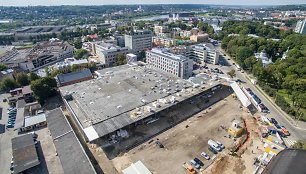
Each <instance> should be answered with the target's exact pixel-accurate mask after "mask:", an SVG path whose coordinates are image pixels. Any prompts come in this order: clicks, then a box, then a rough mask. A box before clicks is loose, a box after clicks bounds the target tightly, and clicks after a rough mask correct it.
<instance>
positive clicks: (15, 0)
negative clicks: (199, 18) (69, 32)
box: [0, 0, 306, 6]
mask: <svg viewBox="0 0 306 174" xmlns="http://www.w3.org/2000/svg"><path fill="white" fill-rule="evenodd" d="M152 3H153V4H216V5H287V4H306V0H0V6H28V5H32V6H36V5H45V6H49V5H107V4H152Z"/></svg>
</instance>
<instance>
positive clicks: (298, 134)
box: [219, 56, 306, 146]
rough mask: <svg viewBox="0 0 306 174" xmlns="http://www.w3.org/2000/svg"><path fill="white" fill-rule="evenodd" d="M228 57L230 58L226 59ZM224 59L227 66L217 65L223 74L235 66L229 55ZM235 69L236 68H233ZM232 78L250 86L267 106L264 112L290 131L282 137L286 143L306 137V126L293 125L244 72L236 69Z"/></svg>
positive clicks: (290, 143)
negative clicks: (267, 112) (286, 136)
mask: <svg viewBox="0 0 306 174" xmlns="http://www.w3.org/2000/svg"><path fill="white" fill-rule="evenodd" d="M228 59H230V60H228ZM224 60H225V61H227V62H228V64H229V65H228V66H222V67H220V66H219V69H221V70H223V72H224V74H226V72H228V71H230V70H232V69H235V66H233V65H232V64H233V60H232V59H231V58H230V57H229V56H225V57H224ZM235 70H236V69H235ZM234 79H240V80H241V81H242V82H243V83H241V85H242V86H244V87H247V88H250V89H251V90H252V91H253V92H254V93H255V94H256V95H257V96H258V97H259V98H260V99H261V101H262V103H263V104H265V105H266V106H267V108H268V109H269V110H270V113H269V114H265V115H266V116H267V117H269V118H272V117H273V118H275V119H276V120H277V121H278V122H279V124H281V125H283V126H285V127H286V128H287V130H288V131H289V132H290V134H291V135H290V136H289V137H288V138H286V139H284V141H285V143H286V145H289V146H290V145H292V144H293V143H294V142H295V141H297V140H301V139H306V127H302V125H300V126H299V127H295V126H294V125H295V122H292V119H290V118H287V116H286V115H285V114H283V113H282V112H280V111H279V110H278V109H277V108H276V106H274V105H275V103H274V104H272V102H271V101H270V100H268V98H267V97H266V96H265V95H264V94H263V93H262V92H260V91H259V89H258V86H256V85H254V84H252V83H251V82H250V80H249V79H250V77H249V75H248V74H246V73H245V72H244V73H242V72H241V71H236V77H235V78H234Z"/></svg>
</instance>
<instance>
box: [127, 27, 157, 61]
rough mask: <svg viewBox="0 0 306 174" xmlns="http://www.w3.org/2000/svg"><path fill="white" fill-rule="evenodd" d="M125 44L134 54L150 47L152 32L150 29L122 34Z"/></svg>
mask: <svg viewBox="0 0 306 174" xmlns="http://www.w3.org/2000/svg"><path fill="white" fill-rule="evenodd" d="M124 37H125V38H124V41H125V46H126V47H128V48H129V49H131V51H132V52H133V53H134V54H137V55H138V54H139V53H140V52H141V51H145V50H147V49H151V48H152V32H151V31H150V30H143V31H135V32H131V33H129V34H126V35H125V36H124Z"/></svg>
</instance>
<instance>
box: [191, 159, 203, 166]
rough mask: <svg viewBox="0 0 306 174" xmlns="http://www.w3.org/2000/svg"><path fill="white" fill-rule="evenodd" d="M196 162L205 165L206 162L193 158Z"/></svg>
mask: <svg viewBox="0 0 306 174" xmlns="http://www.w3.org/2000/svg"><path fill="white" fill-rule="evenodd" d="M193 160H194V161H195V162H196V163H198V164H200V166H204V163H203V162H202V161H201V160H200V159H199V158H194V159H193Z"/></svg>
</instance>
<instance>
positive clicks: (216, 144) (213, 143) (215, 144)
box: [208, 140, 221, 151]
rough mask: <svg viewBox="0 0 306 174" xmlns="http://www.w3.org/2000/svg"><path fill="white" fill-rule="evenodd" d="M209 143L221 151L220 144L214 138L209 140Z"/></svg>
mask: <svg viewBox="0 0 306 174" xmlns="http://www.w3.org/2000/svg"><path fill="white" fill-rule="evenodd" d="M208 145H210V146H211V147H212V148H214V149H215V150H216V151H221V148H220V146H219V145H218V143H216V142H215V141H213V140H208Z"/></svg>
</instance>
